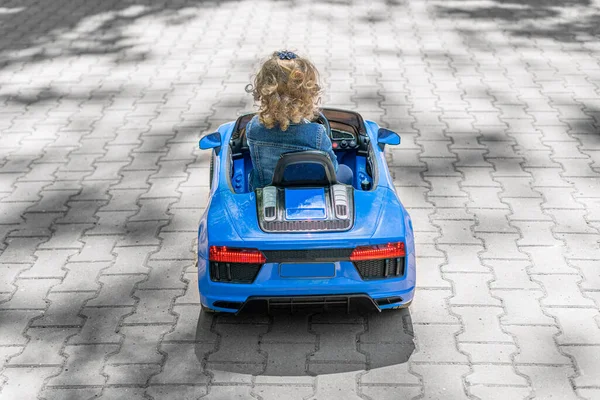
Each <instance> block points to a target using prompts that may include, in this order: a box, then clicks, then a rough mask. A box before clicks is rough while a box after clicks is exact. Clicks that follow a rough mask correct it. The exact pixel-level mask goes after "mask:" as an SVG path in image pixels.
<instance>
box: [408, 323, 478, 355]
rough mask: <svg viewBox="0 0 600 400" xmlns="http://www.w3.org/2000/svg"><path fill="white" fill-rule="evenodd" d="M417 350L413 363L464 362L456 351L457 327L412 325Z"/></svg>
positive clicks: (458, 329) (458, 327)
mask: <svg viewBox="0 0 600 400" xmlns="http://www.w3.org/2000/svg"><path fill="white" fill-rule="evenodd" d="M413 329H414V332H415V338H416V346H417V350H416V352H415V354H414V355H413V356H412V358H411V360H412V361H413V362H429V363H435V362H466V361H467V359H466V357H465V355H463V354H461V353H459V352H458V350H457V349H456V341H455V335H456V334H457V333H458V332H459V331H460V329H461V328H460V326H457V325H414V327H413Z"/></svg>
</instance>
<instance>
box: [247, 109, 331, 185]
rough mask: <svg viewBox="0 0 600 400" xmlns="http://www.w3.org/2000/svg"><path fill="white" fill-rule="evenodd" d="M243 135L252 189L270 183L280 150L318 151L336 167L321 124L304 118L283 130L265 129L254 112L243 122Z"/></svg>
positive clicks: (328, 140) (284, 151) (281, 152)
mask: <svg viewBox="0 0 600 400" xmlns="http://www.w3.org/2000/svg"><path fill="white" fill-rule="evenodd" d="M246 138H247V139H248V147H249V148H250V157H251V158H252V164H253V166H254V169H253V170H252V173H251V177H250V185H251V186H252V188H253V189H257V188H261V187H265V186H267V185H269V184H270V183H271V180H272V179H273V173H274V172H275V166H276V165H277V161H279V158H280V157H281V155H282V154H283V153H290V152H295V151H303V150H321V151H324V152H326V153H328V154H329V157H330V158H331V162H332V163H333V166H334V168H335V170H336V171H337V170H338V162H337V158H336V156H335V153H334V152H333V148H332V147H331V139H329V137H328V136H327V132H326V130H325V127H324V126H323V125H321V124H318V123H315V122H309V121H308V120H305V121H303V122H302V123H300V124H290V126H289V127H288V129H287V130H286V131H282V130H281V129H279V128H278V127H274V128H272V129H268V128H267V127H265V126H264V125H263V124H261V123H260V121H259V120H258V115H256V116H254V118H252V120H250V122H248V125H246Z"/></svg>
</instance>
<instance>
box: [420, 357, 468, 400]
mask: <svg viewBox="0 0 600 400" xmlns="http://www.w3.org/2000/svg"><path fill="white" fill-rule="evenodd" d="M413 370H414V371H415V373H417V374H419V375H420V376H421V377H422V379H423V387H424V393H423V397H422V398H423V399H432V400H433V399H439V398H451V399H467V398H468V397H467V395H466V393H465V391H464V388H463V383H462V379H461V377H462V376H463V375H466V374H467V373H468V372H469V367H467V366H465V365H455V366H454V367H453V368H451V369H448V367H447V366H445V365H427V364H417V365H415V366H414V367H413Z"/></svg>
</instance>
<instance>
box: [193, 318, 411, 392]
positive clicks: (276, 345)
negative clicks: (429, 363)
mask: <svg viewBox="0 0 600 400" xmlns="http://www.w3.org/2000/svg"><path fill="white" fill-rule="evenodd" d="M208 326H210V331H209V332H208V331H207V327H208ZM215 335H216V336H215ZM215 337H216V345H215V346H214V347H213V349H212V350H210V351H206V348H207V347H206V342H207V341H211V340H215V339H214V338H215ZM196 343H197V345H196V350H197V351H196V357H197V358H198V360H199V361H200V363H201V364H202V366H203V368H204V371H205V373H207V374H208V375H211V376H213V377H215V376H216V377H218V378H219V379H222V376H223V373H226V375H228V374H231V373H233V374H239V375H251V376H260V377H261V378H260V379H264V380H267V381H269V380H271V379H273V378H274V377H294V379H300V380H302V378H305V379H306V378H309V377H313V376H317V375H325V374H334V373H343V372H353V371H365V370H374V369H377V368H383V367H388V366H393V365H399V364H403V363H406V362H407V361H408V359H409V358H410V356H411V355H412V353H413V352H414V350H415V344H414V333H413V326H412V319H411V315H410V311H409V310H408V309H403V310H387V311H383V312H381V313H377V312H370V313H356V312H354V313H350V314H345V313H333V312H319V313H311V312H307V311H300V312H297V313H294V314H290V313H283V312H282V313H277V314H272V315H270V316H267V315H265V314H245V315H239V316H234V315H228V314H207V313H202V312H201V313H200V315H199V319H198V326H197V331H196ZM230 379H243V378H242V377H239V376H238V377H231V378H230ZM257 379H259V378H257Z"/></svg>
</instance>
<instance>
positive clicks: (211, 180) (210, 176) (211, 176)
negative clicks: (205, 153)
mask: <svg viewBox="0 0 600 400" xmlns="http://www.w3.org/2000/svg"><path fill="white" fill-rule="evenodd" d="M214 165H215V153H214V152H212V153H211V154H210V172H209V173H208V187H210V188H211V189H212V183H213V170H214Z"/></svg>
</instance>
